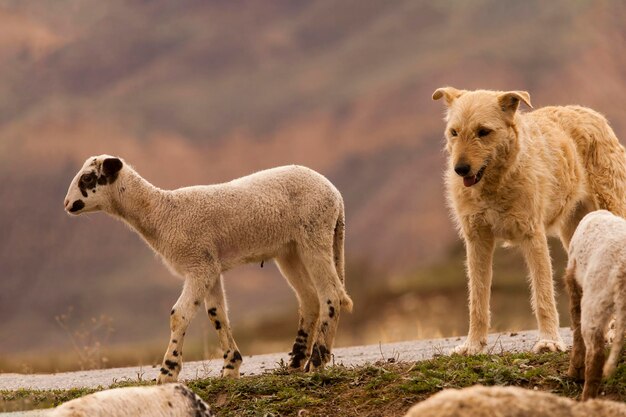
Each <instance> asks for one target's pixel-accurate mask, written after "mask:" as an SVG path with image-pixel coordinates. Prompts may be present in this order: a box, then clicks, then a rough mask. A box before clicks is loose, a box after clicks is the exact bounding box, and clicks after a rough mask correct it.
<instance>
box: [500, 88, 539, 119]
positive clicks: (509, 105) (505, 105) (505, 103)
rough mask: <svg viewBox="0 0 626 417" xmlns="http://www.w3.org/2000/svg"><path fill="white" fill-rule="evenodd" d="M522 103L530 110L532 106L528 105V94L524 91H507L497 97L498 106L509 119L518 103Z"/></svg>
mask: <svg viewBox="0 0 626 417" xmlns="http://www.w3.org/2000/svg"><path fill="white" fill-rule="evenodd" d="M520 100H521V101H523V102H524V103H526V105H527V106H528V107H530V108H531V109H532V108H533V105H532V104H530V94H528V93H527V92H526V91H507V92H506V93H502V94H500V95H499V96H498V105H500V108H501V109H502V111H503V112H505V113H506V114H507V115H508V116H509V117H511V116H513V115H514V114H515V112H516V111H517V108H518V107H519V102H520Z"/></svg>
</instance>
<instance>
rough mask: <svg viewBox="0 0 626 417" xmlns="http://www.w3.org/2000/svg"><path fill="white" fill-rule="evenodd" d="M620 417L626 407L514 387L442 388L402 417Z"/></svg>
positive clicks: (624, 414)
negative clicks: (581, 400)
mask: <svg viewBox="0 0 626 417" xmlns="http://www.w3.org/2000/svg"><path fill="white" fill-rule="evenodd" d="M592 416H593V417H624V416H626V404H622V403H618V402H615V401H606V400H591V401H586V402H584V403H583V402H578V401H574V400H572V399H570V398H565V397H560V396H558V395H554V394H550V393H547V392H541V391H532V390H528V389H524V388H518V387H483V386H480V385H476V386H473V387H469V388H465V389H461V390H457V389H446V390H443V391H441V392H440V393H438V394H435V395H433V396H432V397H430V398H428V399H427V400H424V401H422V402H421V403H418V404H417V405H414V406H413V407H412V408H411V409H410V410H409V411H408V413H407V414H406V415H405V416H404V417H592Z"/></svg>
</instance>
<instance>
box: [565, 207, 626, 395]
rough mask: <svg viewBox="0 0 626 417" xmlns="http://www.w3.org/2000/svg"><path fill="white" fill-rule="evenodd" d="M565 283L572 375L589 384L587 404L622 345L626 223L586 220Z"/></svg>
mask: <svg viewBox="0 0 626 417" xmlns="http://www.w3.org/2000/svg"><path fill="white" fill-rule="evenodd" d="M565 283H566V286H567V289H568V292H569V295H570V312H571V316H572V329H573V331H574V346H573V347H572V353H571V358H570V366H569V375H570V376H572V377H574V378H578V379H584V380H585V386H584V388H583V399H587V398H593V397H595V396H596V395H597V393H598V389H599V387H600V382H601V380H602V373H603V372H602V366H603V365H604V376H605V377H608V376H610V375H611V374H612V373H613V372H614V371H615V367H616V365H617V362H618V360H619V357H620V354H621V351H622V346H623V345H624V324H625V323H624V322H625V320H626V220H624V219H623V218H621V217H617V216H615V215H614V214H612V213H610V212H608V211H606V210H599V211H594V212H592V213H589V214H588V215H586V216H585V217H584V218H583V220H582V221H581V222H580V225H579V226H578V228H577V229H576V232H575V233H574V236H573V238H572V242H571V244H570V247H569V261H568V265H567V271H566V273H565ZM613 312H615V328H614V331H615V333H614V336H613V338H612V348H611V353H610V354H609V357H608V360H607V361H606V363H604V333H605V332H606V329H607V327H608V326H609V324H608V323H609V320H610V319H611V316H612V314H613Z"/></svg>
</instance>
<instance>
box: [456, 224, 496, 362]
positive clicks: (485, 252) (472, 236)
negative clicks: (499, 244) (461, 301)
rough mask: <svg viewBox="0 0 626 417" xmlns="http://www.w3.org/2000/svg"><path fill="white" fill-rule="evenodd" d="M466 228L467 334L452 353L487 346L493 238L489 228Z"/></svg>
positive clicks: (472, 350) (468, 351)
mask: <svg viewBox="0 0 626 417" xmlns="http://www.w3.org/2000/svg"><path fill="white" fill-rule="evenodd" d="M470 229H471V230H470ZM465 230H466V231H465V248H466V251H467V274H468V279H469V284H468V287H469V313H470V323H469V333H468V336H467V339H466V340H465V342H464V343H463V344H461V345H459V346H457V347H456V348H454V350H453V351H452V353H458V354H461V355H475V354H477V353H480V352H482V351H483V349H484V348H485V346H486V345H487V333H488V331H489V318H490V312H489V298H490V296H491V278H492V274H493V267H492V263H493V251H494V247H495V238H494V236H493V233H492V232H491V229H489V228H488V227H480V228H469V227H468V228H465Z"/></svg>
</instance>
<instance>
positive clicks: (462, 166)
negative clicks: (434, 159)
mask: <svg viewBox="0 0 626 417" xmlns="http://www.w3.org/2000/svg"><path fill="white" fill-rule="evenodd" d="M471 169H472V167H470V165H469V164H466V163H463V162H461V163H458V164H456V165H455V166H454V172H456V173H457V175H460V176H461V177H464V176H466V175H467V174H469V173H470V170H471Z"/></svg>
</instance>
